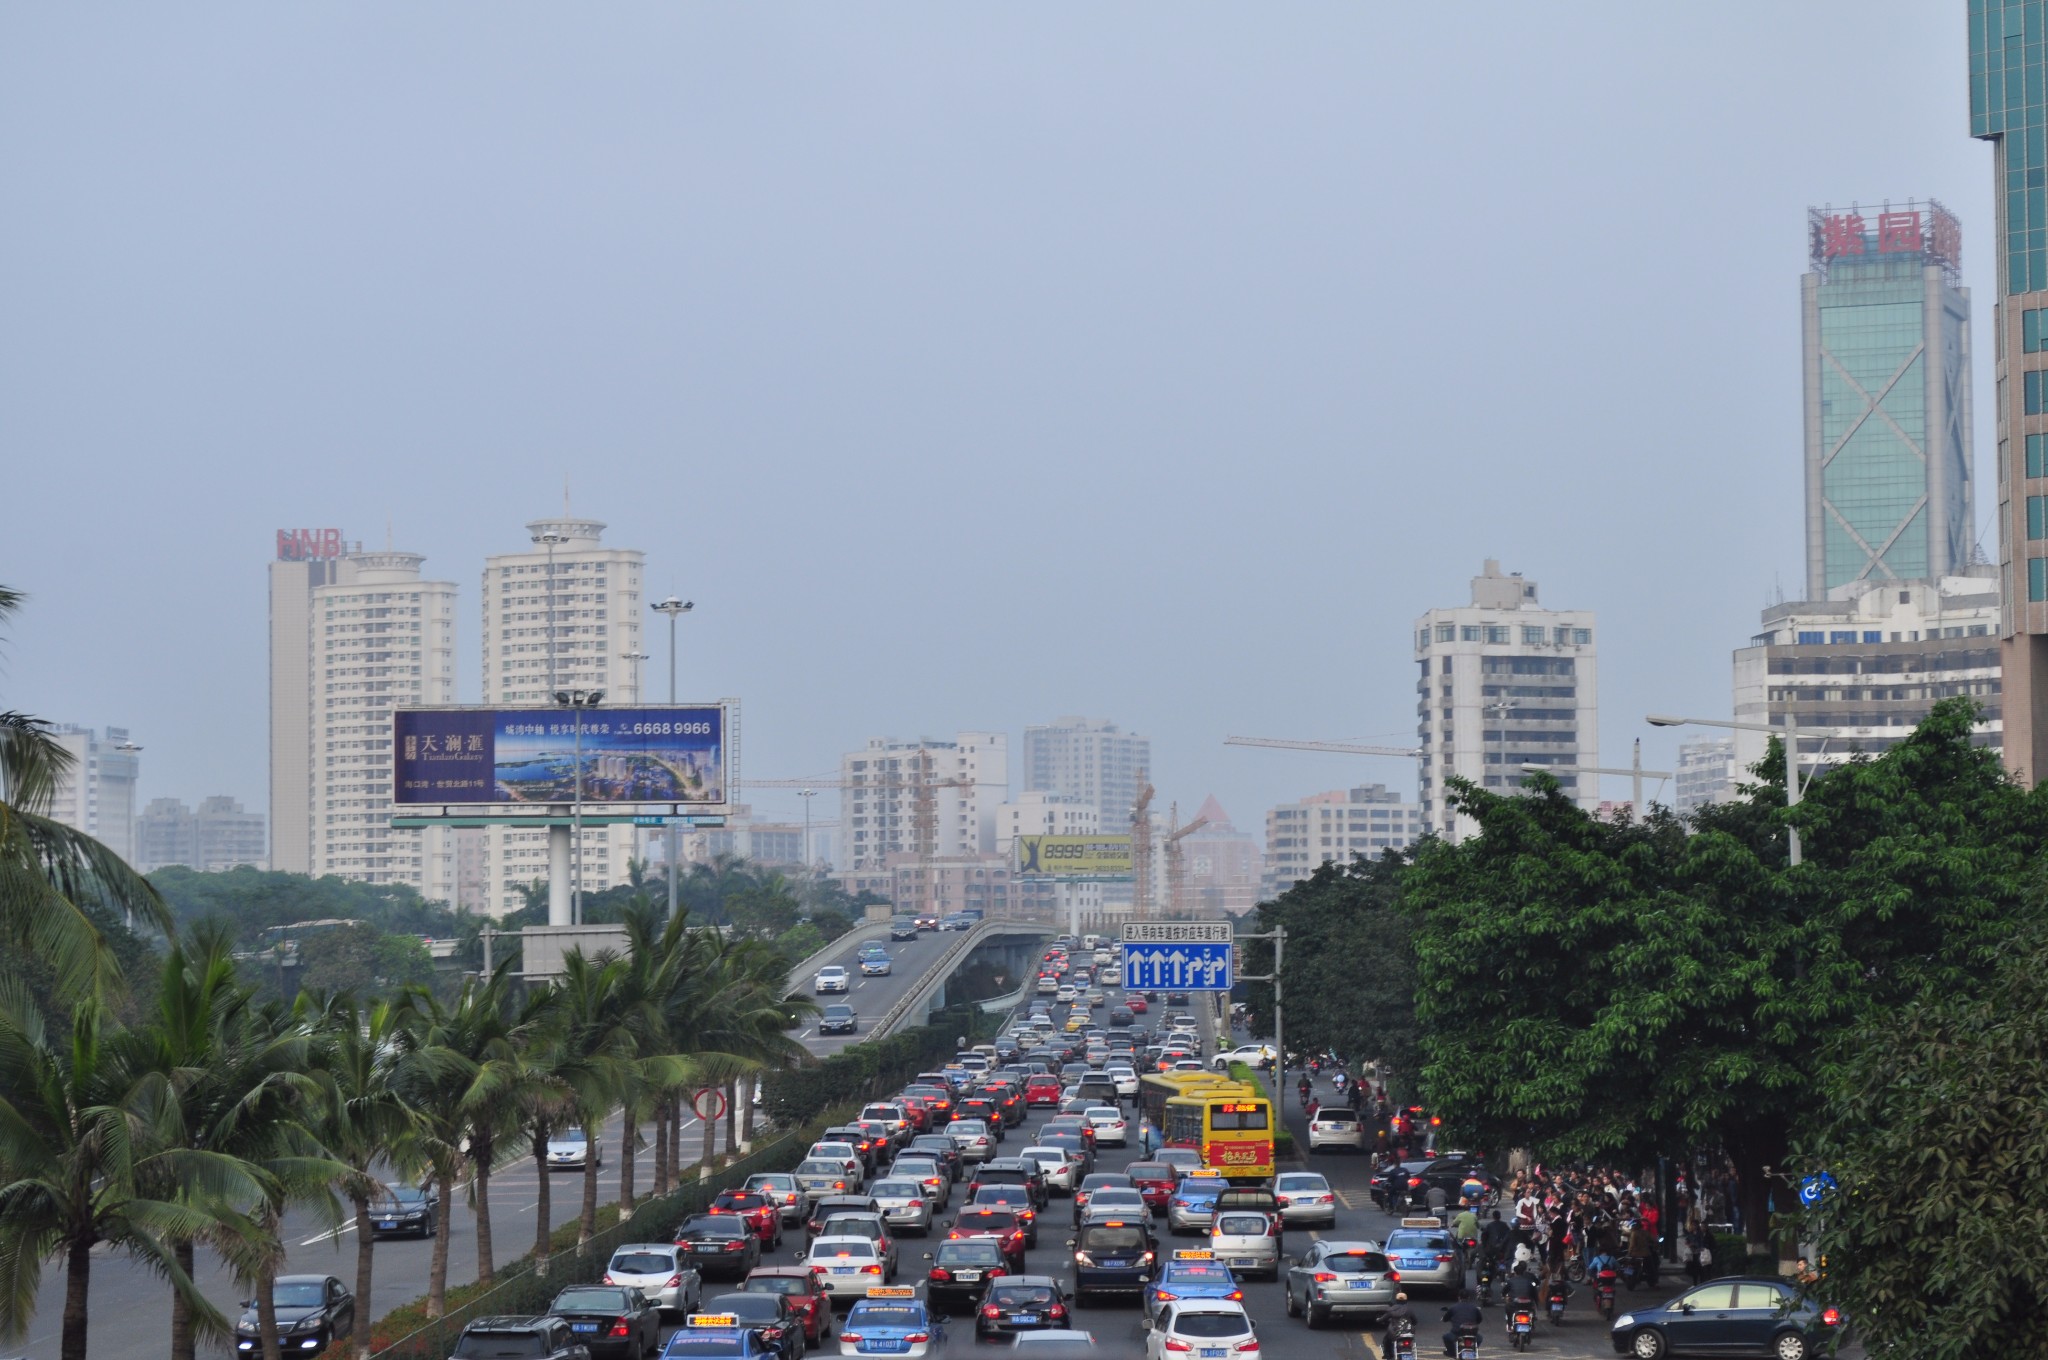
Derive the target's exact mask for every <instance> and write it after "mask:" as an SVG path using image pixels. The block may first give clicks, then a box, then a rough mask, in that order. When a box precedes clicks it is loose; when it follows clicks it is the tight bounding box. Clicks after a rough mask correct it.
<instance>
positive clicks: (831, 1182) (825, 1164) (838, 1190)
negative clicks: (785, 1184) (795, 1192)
mask: <svg viewBox="0 0 2048 1360" xmlns="http://www.w3.org/2000/svg"><path fill="white" fill-rule="evenodd" d="M796 1183H797V1184H798V1185H801V1186H802V1187H803V1188H804V1198H805V1199H806V1200H808V1201H809V1202H810V1204H816V1203H817V1202H818V1201H819V1200H821V1199H823V1198H825V1196H827V1195H843V1194H845V1193H846V1192H847V1191H849V1190H858V1189H860V1179H859V1178H858V1177H853V1178H851V1179H849V1178H848V1176H847V1174H846V1163H844V1162H842V1161H840V1160H839V1159H837V1158H836V1157H813V1158H811V1159H809V1160H807V1161H803V1162H799V1163H798V1164H797V1168H796ZM805 1207H806V1208H808V1207H809V1205H806V1206H805Z"/></svg>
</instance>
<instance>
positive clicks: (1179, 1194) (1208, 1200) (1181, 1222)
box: [1166, 1167, 1230, 1233]
mask: <svg viewBox="0 0 2048 1360" xmlns="http://www.w3.org/2000/svg"><path fill="white" fill-rule="evenodd" d="M1229 1188H1230V1182H1229V1181H1227V1180H1225V1179H1224V1178H1223V1173H1222V1172H1220V1171H1212V1170H1210V1169H1209V1168H1207V1167H1204V1168H1202V1169H1201V1170H1199V1171H1190V1172H1189V1173H1188V1174H1187V1175H1185V1176H1183V1177H1181V1182H1180V1184H1179V1185H1177V1186H1175V1187H1174V1191H1173V1197H1172V1198H1171V1199H1169V1200H1167V1202H1166V1227H1167V1230H1168V1231H1169V1232H1176V1233H1191V1232H1196V1231H1198V1230H1204V1229H1207V1228H1208V1226H1209V1225H1210V1224H1211V1223H1213V1222H1214V1221H1215V1218H1216V1198H1217V1196H1219V1195H1221V1194H1222V1193H1223V1192H1224V1191H1225V1190H1228V1189H1229Z"/></svg>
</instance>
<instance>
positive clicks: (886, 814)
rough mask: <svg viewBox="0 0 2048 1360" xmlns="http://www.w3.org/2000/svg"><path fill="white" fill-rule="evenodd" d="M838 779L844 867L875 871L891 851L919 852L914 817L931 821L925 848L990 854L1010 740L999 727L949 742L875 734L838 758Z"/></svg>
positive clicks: (1004, 795)
mask: <svg viewBox="0 0 2048 1360" xmlns="http://www.w3.org/2000/svg"><path fill="white" fill-rule="evenodd" d="M839 779H840V784H841V789H840V794H839V807H840V827H839V830H840V836H841V844H842V845H843V846H844V847H845V848H844V855H845V860H846V862H845V865H844V866H843V867H844V868H846V869H849V870H854V871H860V870H871V869H882V868H886V867H888V863H889V856H891V855H899V854H907V855H916V854H919V853H920V851H921V850H922V849H923V848H924V843H923V842H921V841H920V839H919V828H918V825H917V823H918V818H919V817H920V815H923V816H927V817H929V818H930V819H931V820H930V826H929V828H928V832H927V834H928V835H929V848H930V851H931V853H932V854H934V855H942V856H952V857H959V856H973V855H990V854H994V853H995V848H996V809H997V808H998V807H1000V806H1001V805H1002V804H1003V802H1004V801H1005V800H1007V799H1008V798H1009V796H1010V739H1009V736H1008V734H1006V733H1003V732H961V733H959V734H958V735H957V736H955V737H954V738H953V740H951V741H935V740H933V739H932V738H929V737H921V738H919V739H917V740H915V741H899V740H896V739H894V738H890V737H875V738H873V739H871V740H870V741H869V742H868V744H867V746H866V748H865V749H862V750H859V751H852V752H849V753H848V754H846V755H844V756H841V757H840V758H839ZM920 788H922V792H920Z"/></svg>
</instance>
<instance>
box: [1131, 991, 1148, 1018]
mask: <svg viewBox="0 0 2048 1360" xmlns="http://www.w3.org/2000/svg"><path fill="white" fill-rule="evenodd" d="M1124 1005H1126V1006H1128V1007H1129V1008H1130V1011H1131V1014H1133V1015H1143V1014H1144V1013H1145V1012H1146V1011H1148V1010H1150V1009H1152V1004H1151V1003H1150V1002H1148V1001H1147V1000H1145V998H1144V997H1142V996H1135V995H1133V996H1127V997H1125V998H1124Z"/></svg>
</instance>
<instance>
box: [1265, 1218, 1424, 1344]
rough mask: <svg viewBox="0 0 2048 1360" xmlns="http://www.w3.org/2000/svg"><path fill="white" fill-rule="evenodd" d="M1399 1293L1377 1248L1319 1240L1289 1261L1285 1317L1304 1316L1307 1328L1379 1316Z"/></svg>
mask: <svg viewBox="0 0 2048 1360" xmlns="http://www.w3.org/2000/svg"><path fill="white" fill-rule="evenodd" d="M1400 1288H1401V1285H1400V1284H1399V1283H1398V1282H1397V1281H1396V1279H1395V1276H1394V1266H1393V1263H1392V1262H1390V1261H1389V1260H1388V1259H1387V1258H1386V1255H1385V1254H1384V1253H1383V1252H1381V1251H1380V1245H1379V1243H1377V1242H1339V1241H1336V1240H1334V1239H1325V1240H1324V1241H1321V1242H1317V1243H1314V1244H1312V1245H1311V1246H1310V1247H1309V1249H1308V1251H1306V1252H1305V1253H1303V1254H1302V1255H1301V1257H1299V1258H1298V1259H1297V1258H1293V1257H1290V1258H1289V1265H1288V1267H1287V1316H1289V1317H1305V1318H1307V1319H1308V1325H1309V1326H1311V1327H1320V1326H1322V1325H1323V1324H1324V1323H1326V1322H1328V1321H1329V1320H1330V1319H1331V1318H1332V1317H1333V1316H1335V1315H1336V1314H1339V1313H1363V1314H1365V1315H1366V1316H1367V1317H1369V1318H1380V1317H1385V1316H1386V1313H1387V1310H1388V1309H1389V1308H1392V1307H1393V1306H1394V1294H1395V1292H1396V1291H1397V1290H1399V1289H1400Z"/></svg>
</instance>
